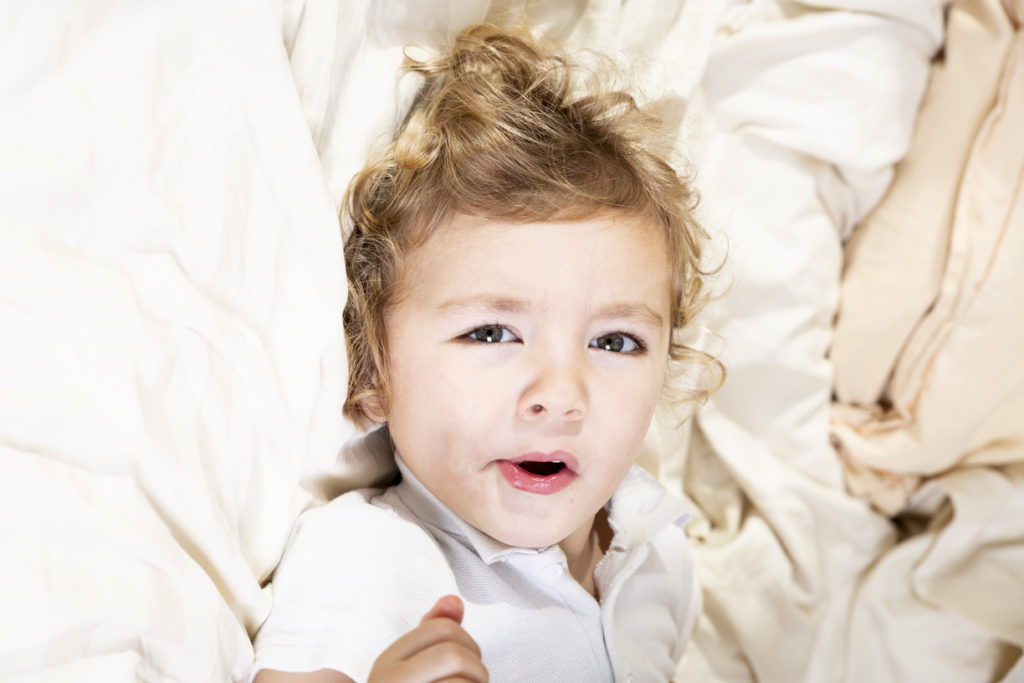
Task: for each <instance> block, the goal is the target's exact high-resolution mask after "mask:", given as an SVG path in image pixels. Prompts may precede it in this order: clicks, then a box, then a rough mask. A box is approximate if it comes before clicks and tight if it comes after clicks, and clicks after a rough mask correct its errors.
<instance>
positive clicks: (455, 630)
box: [380, 618, 480, 661]
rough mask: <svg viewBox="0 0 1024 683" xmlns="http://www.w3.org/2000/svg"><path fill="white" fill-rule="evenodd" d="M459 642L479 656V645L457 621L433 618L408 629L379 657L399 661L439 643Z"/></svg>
mask: <svg viewBox="0 0 1024 683" xmlns="http://www.w3.org/2000/svg"><path fill="white" fill-rule="evenodd" d="M445 642H451V643H456V644H459V645H461V646H463V647H465V648H466V649H468V650H469V651H470V652H473V653H474V654H476V656H477V657H479V656H480V646H479V645H477V644H476V641H475V640H473V638H472V637H470V635H469V633H467V632H466V630H465V629H464V628H462V627H461V626H460V625H459V624H458V622H455V621H452V620H451V619H445V618H434V619H428V620H427V621H424V622H423V623H422V624H420V625H419V626H417V627H416V628H414V629H413V630H411V631H409V632H408V633H406V634H405V635H403V636H402V637H401V638H399V639H398V640H396V641H395V642H394V643H392V644H391V646H390V647H388V649H386V650H384V652H382V653H381V655H380V656H381V657H387V658H388V659H391V660H394V661H399V660H404V659H410V658H411V657H413V656H415V655H416V654H417V653H419V652H422V651H423V650H426V649H428V648H430V647H433V646H435V645H439V644H441V643H445Z"/></svg>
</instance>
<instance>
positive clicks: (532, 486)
mask: <svg viewBox="0 0 1024 683" xmlns="http://www.w3.org/2000/svg"><path fill="white" fill-rule="evenodd" d="M528 461H530V462H556V461H557V462H562V463H564V464H565V467H564V468H562V470H561V471H559V472H556V473H555V474H549V475H542V474H534V473H532V472H527V471H526V470H524V469H523V468H521V467H519V463H521V462H528ZM498 471H500V472H501V476H503V477H504V478H505V481H507V482H508V483H509V485H510V486H511V487H512V488H514V489H518V490H520V491H525V492H526V493H536V494H539V495H544V496H546V495H551V494H552V493H558V492H559V491H561V490H562V489H564V488H565V487H566V486H568V485H569V484H571V483H572V482H573V481H575V480H576V477H578V476H579V474H578V472H579V461H578V460H576V456H574V455H573V454H572V453H567V452H566V451H554V452H552V453H540V452H536V453H524V454H522V455H519V456H517V457H516V458H515V459H513V460H499V461H498Z"/></svg>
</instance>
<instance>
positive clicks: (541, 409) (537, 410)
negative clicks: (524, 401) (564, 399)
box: [530, 403, 544, 413]
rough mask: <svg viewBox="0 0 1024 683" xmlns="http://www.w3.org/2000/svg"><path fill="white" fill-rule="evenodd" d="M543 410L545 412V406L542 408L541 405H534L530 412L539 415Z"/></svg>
mask: <svg viewBox="0 0 1024 683" xmlns="http://www.w3.org/2000/svg"><path fill="white" fill-rule="evenodd" d="M543 410H544V406H542V405H541V404H539V403H534V404H533V405H532V406H530V411H531V412H533V413H539V412H541V411H543Z"/></svg>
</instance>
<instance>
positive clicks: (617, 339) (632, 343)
mask: <svg viewBox="0 0 1024 683" xmlns="http://www.w3.org/2000/svg"><path fill="white" fill-rule="evenodd" d="M588 346H590V348H592V349H600V350H602V351H611V352H612V353H641V352H642V351H644V349H645V348H646V347H644V345H643V343H642V342H641V341H640V340H638V339H636V338H635V337H632V336H630V335H628V334H624V333H622V332H609V333H608V334H602V335H601V336H600V337H595V338H594V339H591V340H590V344H588Z"/></svg>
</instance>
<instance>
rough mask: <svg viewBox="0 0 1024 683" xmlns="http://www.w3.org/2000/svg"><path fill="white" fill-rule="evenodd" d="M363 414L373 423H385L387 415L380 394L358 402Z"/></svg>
mask: <svg viewBox="0 0 1024 683" xmlns="http://www.w3.org/2000/svg"><path fill="white" fill-rule="evenodd" d="M359 407H360V408H361V409H362V411H363V414H364V415H366V417H368V418H370V419H371V420H373V421H374V422H387V421H388V415H387V412H386V411H385V410H384V397H383V396H381V395H380V394H374V395H373V396H368V397H366V398H364V399H363V400H362V401H360V402H359Z"/></svg>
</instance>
